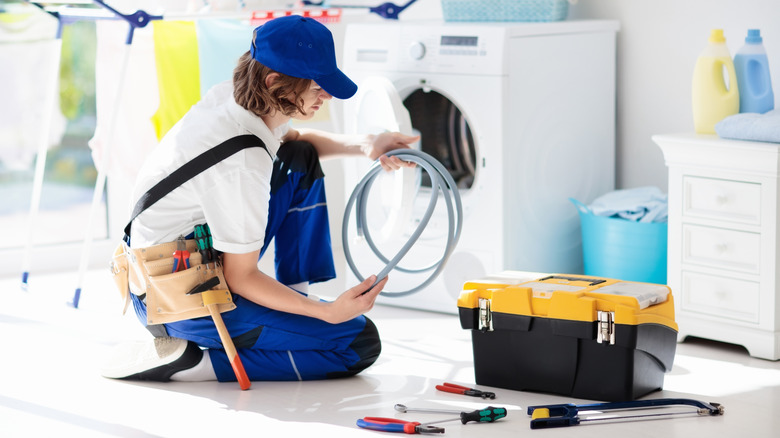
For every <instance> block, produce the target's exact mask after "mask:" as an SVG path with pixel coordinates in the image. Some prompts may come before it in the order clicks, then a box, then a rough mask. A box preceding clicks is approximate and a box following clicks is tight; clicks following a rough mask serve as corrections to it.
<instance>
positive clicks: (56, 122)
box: [0, 11, 66, 169]
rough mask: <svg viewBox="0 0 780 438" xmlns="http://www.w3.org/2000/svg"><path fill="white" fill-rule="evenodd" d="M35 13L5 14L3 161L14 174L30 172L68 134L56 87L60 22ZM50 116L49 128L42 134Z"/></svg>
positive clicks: (0, 49) (0, 50) (0, 18)
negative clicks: (38, 157)
mask: <svg viewBox="0 0 780 438" xmlns="http://www.w3.org/2000/svg"><path fill="white" fill-rule="evenodd" d="M34 12H35V11H32V12H27V13H10V12H8V13H1V14H0V65H2V66H3V68H0V96H2V101H3V103H2V105H0V162H2V163H3V165H4V166H5V167H7V168H13V169H26V168H29V167H30V166H31V165H32V162H33V160H34V158H35V155H36V153H37V152H38V148H39V145H40V144H41V143H42V142H46V145H47V147H51V146H53V145H56V144H59V143H60V140H61V139H62V136H63V135H64V133H65V124H66V121H65V117H64V116H63V115H62V112H61V111H60V105H59V86H58V84H57V83H54V84H52V82H53V81H56V78H55V75H54V69H55V68H57V67H56V66H54V65H52V64H53V63H54V62H58V61H59V59H60V58H59V55H58V53H59V51H60V40H57V39H55V34H56V31H57V21H56V20H54V19H53V18H51V17H49V16H46V15H42V14H39V13H34ZM6 66H13V68H6ZM52 100H53V101H52ZM30 102H38V103H39V104H38V105H30ZM47 117H48V118H50V120H51V122H50V125H49V129H48V130H46V129H43V130H42V129H41V127H42V125H43V123H42V121H43V120H44V118H47ZM47 131H48V132H47Z"/></svg>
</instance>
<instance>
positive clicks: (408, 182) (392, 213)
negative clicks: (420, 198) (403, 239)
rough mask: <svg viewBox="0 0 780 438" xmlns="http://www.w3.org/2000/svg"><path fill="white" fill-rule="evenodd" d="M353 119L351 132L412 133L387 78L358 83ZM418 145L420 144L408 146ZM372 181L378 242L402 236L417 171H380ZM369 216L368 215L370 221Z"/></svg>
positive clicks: (410, 217) (376, 78) (417, 177)
mask: <svg viewBox="0 0 780 438" xmlns="http://www.w3.org/2000/svg"><path fill="white" fill-rule="evenodd" d="M353 99H354V105H355V112H354V116H355V120H354V123H352V126H353V127H354V132H353V134H357V133H360V134H381V133H383V132H400V133H402V134H406V135H413V133H412V121H411V118H410V117H409V112H408V111H407V109H406V107H404V104H403V101H401V97H400V95H399V94H398V91H396V89H395V87H394V86H393V83H392V82H390V80H389V79H387V78H384V77H380V76H376V77H369V78H367V79H365V80H364V81H362V82H361V83H360V84H359V85H358V92H357V94H356V95H355V97H354V98H353ZM411 146H412V147H417V148H418V149H419V145H411ZM374 184H378V185H379V190H380V193H381V205H382V209H381V211H376V210H375V211H374V212H373V216H374V217H377V218H380V216H381V218H380V220H384V225H383V226H382V227H381V229H380V230H379V236H378V238H377V239H376V240H377V241H378V242H380V243H381V242H386V241H388V240H390V239H393V238H397V237H398V236H400V235H403V234H404V233H405V232H406V230H407V229H408V227H409V226H410V224H411V222H412V212H413V207H414V198H415V196H416V193H417V190H418V187H419V171H417V170H416V169H413V168H401V169H400V170H398V171H395V172H392V173H382V174H381V176H379V177H378V178H377V180H376V181H375V182H374ZM371 219H372V217H371V216H369V221H371Z"/></svg>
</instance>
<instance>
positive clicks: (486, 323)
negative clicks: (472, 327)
mask: <svg viewBox="0 0 780 438" xmlns="http://www.w3.org/2000/svg"><path fill="white" fill-rule="evenodd" d="M479 329H480V330H481V331H483V332H492V331H493V313H492V312H491V311H490V300H489V299H487V298H480V299H479Z"/></svg>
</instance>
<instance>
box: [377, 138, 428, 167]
mask: <svg viewBox="0 0 780 438" xmlns="http://www.w3.org/2000/svg"><path fill="white" fill-rule="evenodd" d="M419 139H420V136H419V135H415V136H410V135H404V134H401V133H400V132H384V133H382V134H379V135H377V136H375V137H374V138H373V141H372V142H371V144H370V146H369V147H368V148H367V150H365V151H364V152H365V154H366V156H368V158H370V159H372V160H376V159H378V160H379V164H381V165H382V168H383V169H384V170H386V171H388V172H391V171H394V170H398V169H400V168H402V167H414V166H415V164H414V163H410V162H408V161H403V160H401V159H400V158H398V157H395V156H387V155H385V154H386V153H388V152H390V151H392V150H395V149H409V145H410V144H412V143H414V142H416V141H418V140H419Z"/></svg>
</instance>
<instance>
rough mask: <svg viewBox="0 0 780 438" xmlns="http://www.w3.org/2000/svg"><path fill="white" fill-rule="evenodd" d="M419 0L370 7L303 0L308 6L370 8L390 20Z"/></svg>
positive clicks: (321, 0)
mask: <svg viewBox="0 0 780 438" xmlns="http://www.w3.org/2000/svg"><path fill="white" fill-rule="evenodd" d="M416 1H417V0H409V1H408V2H406V4H405V5H403V6H398V5H396V4H394V3H390V2H387V3H382V4H381V5H379V6H374V7H369V6H358V5H333V4H330V1H329V0H320V1H312V0H303V4H304V5H307V6H322V7H331V8H341V9H345V8H368V10H369V11H370V12H373V13H375V14H377V15H379V16H380V17H383V18H387V19H389V20H397V19H398V14H400V13H401V12H403V10H404V9H406V8H408V7H409V6H410V5H411V4H412V3H414V2H416Z"/></svg>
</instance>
